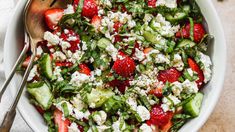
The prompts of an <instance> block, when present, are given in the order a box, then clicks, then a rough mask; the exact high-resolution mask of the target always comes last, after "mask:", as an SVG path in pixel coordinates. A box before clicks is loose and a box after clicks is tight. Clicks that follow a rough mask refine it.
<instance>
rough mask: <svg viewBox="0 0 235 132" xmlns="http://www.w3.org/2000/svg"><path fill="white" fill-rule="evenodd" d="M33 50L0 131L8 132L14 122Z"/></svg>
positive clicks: (34, 54) (31, 63)
mask: <svg viewBox="0 0 235 132" xmlns="http://www.w3.org/2000/svg"><path fill="white" fill-rule="evenodd" d="M34 50H35V51H33V54H32V56H31V59H30V62H29V65H28V67H27V69H26V71H25V74H24V76H23V79H22V81H21V84H20V88H19V90H18V92H17V95H16V97H15V99H14V102H13V104H12V105H11V107H10V109H9V110H8V112H7V113H6V115H5V118H4V119H3V121H2V124H1V126H0V132H9V131H10V129H11V126H12V123H13V122H14V119H15V114H16V106H17V104H18V102H19V99H20V96H21V94H22V93H23V90H24V86H25V84H26V82H27V78H28V76H29V73H30V70H31V69H32V66H33V61H34V58H35V57H36V49H34Z"/></svg>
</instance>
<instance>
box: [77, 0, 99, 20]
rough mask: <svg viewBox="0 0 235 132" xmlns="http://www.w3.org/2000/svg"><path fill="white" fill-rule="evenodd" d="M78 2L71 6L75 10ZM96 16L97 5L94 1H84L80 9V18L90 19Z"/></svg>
mask: <svg viewBox="0 0 235 132" xmlns="http://www.w3.org/2000/svg"><path fill="white" fill-rule="evenodd" d="M78 4H79V0H74V3H73V6H74V8H75V9H77V7H78ZM95 15H98V5H97V3H96V1H95V0H84V2H83V8H82V16H84V17H87V18H90V19H91V18H92V17H93V16H95Z"/></svg>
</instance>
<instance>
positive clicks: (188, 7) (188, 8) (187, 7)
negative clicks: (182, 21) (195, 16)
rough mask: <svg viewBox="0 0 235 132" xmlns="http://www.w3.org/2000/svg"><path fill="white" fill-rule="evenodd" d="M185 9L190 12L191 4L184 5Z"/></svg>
mask: <svg viewBox="0 0 235 132" xmlns="http://www.w3.org/2000/svg"><path fill="white" fill-rule="evenodd" d="M183 10H184V11H185V12H186V13H189V12H190V6H189V5H184V6H183Z"/></svg>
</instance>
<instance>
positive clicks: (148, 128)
mask: <svg viewBox="0 0 235 132" xmlns="http://www.w3.org/2000/svg"><path fill="white" fill-rule="evenodd" d="M140 130H141V131H142V132H153V130H152V128H151V126H149V125H147V124H146V123H143V124H142V125H141V126H140Z"/></svg>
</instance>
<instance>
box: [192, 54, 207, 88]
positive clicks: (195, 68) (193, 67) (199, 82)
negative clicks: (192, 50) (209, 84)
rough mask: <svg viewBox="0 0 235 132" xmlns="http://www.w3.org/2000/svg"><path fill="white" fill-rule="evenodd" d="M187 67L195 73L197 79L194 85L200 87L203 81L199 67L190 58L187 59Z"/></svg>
mask: <svg viewBox="0 0 235 132" xmlns="http://www.w3.org/2000/svg"><path fill="white" fill-rule="evenodd" d="M188 65H189V67H190V68H191V69H192V70H193V71H195V72H196V73H197V75H198V78H199V79H198V80H197V81H196V83H197V84H198V86H199V87H200V86H201V85H202V84H203V81H204V74H203V72H202V70H201V69H200V67H199V65H198V64H197V63H196V62H195V61H194V60H193V59H191V58H188Z"/></svg>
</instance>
